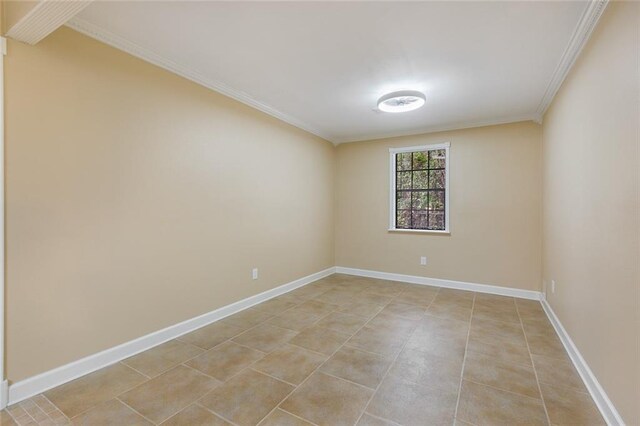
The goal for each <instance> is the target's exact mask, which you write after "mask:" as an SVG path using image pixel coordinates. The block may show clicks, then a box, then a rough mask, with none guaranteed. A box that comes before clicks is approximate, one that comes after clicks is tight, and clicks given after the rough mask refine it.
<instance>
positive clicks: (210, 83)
mask: <svg viewBox="0 0 640 426" xmlns="http://www.w3.org/2000/svg"><path fill="white" fill-rule="evenodd" d="M66 26H67V27H69V28H71V29H73V30H76V31H78V32H80V33H82V34H84V35H86V36H89V37H91V38H94V39H96V40H98V41H101V42H103V43H105V44H108V45H109V46H111V47H115V48H116V49H119V50H122V51H124V52H127V53H128V54H130V55H132V56H135V57H136V58H140V59H142V60H143V61H147V62H149V63H151V64H153V65H156V66H158V67H160V68H163V69H165V70H167V71H169V72H172V73H174V74H177V75H179V76H181V77H184V78H186V79H187V80H191V81H193V82H194V83H196V84H199V85H201V86H204V87H206V88H208V89H211V90H213V91H216V92H218V93H222V94H223V95H225V96H228V97H230V98H232V99H235V100H236V101H238V102H242V103H243V104H245V105H249V106H250V107H252V108H255V109H257V110H259V111H262V112H264V113H265V114H268V115H270V116H272V117H275V118H277V119H279V120H282V121H284V122H285V123H288V124H291V125H292V126H294V127H297V128H299V129H302V130H304V131H306V132H309V133H311V134H314V135H316V136H319V137H321V138H322V139H325V140H327V141H329V142H331V143H334V140H333V139H334V138H333V137H332V136H331V135H328V134H326V133H324V132H323V131H321V130H319V129H318V128H316V127H314V126H311V125H309V124H307V123H305V122H303V121H302V120H299V119H298V118H295V117H293V116H291V115H289V114H285V113H284V112H282V111H279V110H277V109H275V108H274V107H272V106H270V105H267V104H265V103H263V102H260V101H258V100H257V99H255V98H253V97H251V95H249V94H247V93H244V92H242V91H240V90H237V89H234V88H233V87H230V86H229V85H227V84H225V83H223V82H221V81H219V80H213V79H210V78H208V77H205V76H204V75H203V74H201V73H200V72H198V71H197V70H193V69H191V68H189V67H187V66H185V65H182V64H178V63H177V62H174V61H172V60H170V59H167V58H165V57H163V56H161V55H159V54H157V53H155V52H153V51H151V50H149V49H146V48H144V47H142V46H138V45H137V44H135V43H132V42H130V41H129V40H126V39H125V38H123V37H120V36H118V35H116V34H114V33H112V32H110V31H108V30H105V29H104V28H101V27H99V26H97V25H95V24H92V23H90V22H87V21H85V20H83V19H80V18H73V19H71V20H70V21H69V22H67V24H66Z"/></svg>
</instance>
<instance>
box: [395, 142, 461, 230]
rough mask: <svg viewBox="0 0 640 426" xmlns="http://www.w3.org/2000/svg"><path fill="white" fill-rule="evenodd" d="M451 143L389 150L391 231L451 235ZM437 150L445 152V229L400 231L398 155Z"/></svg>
mask: <svg viewBox="0 0 640 426" xmlns="http://www.w3.org/2000/svg"><path fill="white" fill-rule="evenodd" d="M450 148H451V143H450V142H442V143H438V144H431V145H418V146H405V147H400V148H389V229H388V230H389V231H391V232H396V231H398V232H401V231H402V232H404V231H413V232H418V233H423V234H429V233H438V234H451V223H450V222H449V210H450V204H451V203H450V200H451V197H450V196H449V194H450V191H449V157H450V151H451V149H450ZM436 149H444V150H445V160H444V161H445V166H444V229H443V230H442V231H437V230H436V231H434V230H428V229H426V230H423V229H410V230H407V229H399V228H396V155H397V154H399V153H403V152H416V151H432V150H436Z"/></svg>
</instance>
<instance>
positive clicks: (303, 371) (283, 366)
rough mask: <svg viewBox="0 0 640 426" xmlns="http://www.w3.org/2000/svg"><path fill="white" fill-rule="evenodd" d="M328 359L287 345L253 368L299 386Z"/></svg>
mask: <svg viewBox="0 0 640 426" xmlns="http://www.w3.org/2000/svg"><path fill="white" fill-rule="evenodd" d="M326 359H327V358H326V357H325V356H323V355H320V354H317V353H315V352H310V351H308V350H306V349H303V348H300V347H298V346H293V345H285V346H284V347H282V348H280V349H277V350H275V351H274V352H271V353H270V354H269V355H267V356H265V357H264V358H263V359H261V360H260V361H258V362H256V363H255V364H253V366H252V368H253V369H255V370H258V371H261V372H263V373H266V374H268V375H270V376H273V377H275V378H276V379H280V380H284V381H285V382H288V383H292V384H294V385H299V384H300V383H302V381H303V380H304V379H306V378H307V377H308V376H309V375H310V374H311V373H313V371H314V370H315V369H316V368H318V367H319V366H320V364H322V363H323V362H324V361H325V360H326Z"/></svg>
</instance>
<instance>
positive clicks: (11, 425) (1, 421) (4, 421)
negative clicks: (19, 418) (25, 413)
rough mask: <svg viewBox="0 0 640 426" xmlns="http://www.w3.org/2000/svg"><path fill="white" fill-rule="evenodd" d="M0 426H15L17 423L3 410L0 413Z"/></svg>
mask: <svg viewBox="0 0 640 426" xmlns="http://www.w3.org/2000/svg"><path fill="white" fill-rule="evenodd" d="M0 425H1V426H17V423H16V422H15V421H14V420H13V418H12V417H11V416H10V415H9V413H8V412H6V411H5V410H2V411H0Z"/></svg>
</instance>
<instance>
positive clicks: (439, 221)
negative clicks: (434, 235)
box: [429, 211, 444, 231]
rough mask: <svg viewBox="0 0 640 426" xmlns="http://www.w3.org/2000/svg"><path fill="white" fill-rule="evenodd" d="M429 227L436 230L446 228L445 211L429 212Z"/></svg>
mask: <svg viewBox="0 0 640 426" xmlns="http://www.w3.org/2000/svg"><path fill="white" fill-rule="evenodd" d="M429 229H432V230H434V231H442V230H444V211H430V212H429Z"/></svg>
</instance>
